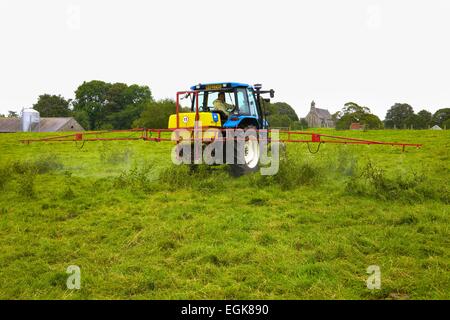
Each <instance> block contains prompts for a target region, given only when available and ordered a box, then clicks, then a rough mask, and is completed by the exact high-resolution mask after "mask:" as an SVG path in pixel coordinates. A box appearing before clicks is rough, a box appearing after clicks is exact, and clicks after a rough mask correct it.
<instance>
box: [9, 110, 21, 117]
mask: <svg viewBox="0 0 450 320" xmlns="http://www.w3.org/2000/svg"><path fill="white" fill-rule="evenodd" d="M18 117H19V115H18V114H17V112H15V111H11V110H9V111H8V118H18Z"/></svg>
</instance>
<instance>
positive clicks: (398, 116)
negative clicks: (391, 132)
mask: <svg viewBox="0 0 450 320" xmlns="http://www.w3.org/2000/svg"><path fill="white" fill-rule="evenodd" d="M413 115H414V110H413V108H412V107H411V106H410V105H409V104H407V103H396V104H394V105H393V106H392V107H391V108H390V109H389V110H388V112H387V113H386V119H385V120H384V125H385V126H386V128H394V127H395V128H400V129H401V128H405V127H407V125H408V122H410V121H411V120H409V121H408V119H410V118H411V116H413Z"/></svg>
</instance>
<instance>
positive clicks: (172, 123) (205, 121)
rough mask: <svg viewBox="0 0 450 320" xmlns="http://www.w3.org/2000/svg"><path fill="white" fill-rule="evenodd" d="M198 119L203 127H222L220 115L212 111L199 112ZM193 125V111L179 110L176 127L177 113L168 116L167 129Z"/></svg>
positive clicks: (191, 126)
mask: <svg viewBox="0 0 450 320" xmlns="http://www.w3.org/2000/svg"><path fill="white" fill-rule="evenodd" d="M198 116H199V121H200V122H201V124H202V126H203V127H217V128H220V127H222V122H221V120H220V115H219V114H218V113H214V112H199V113H198ZM194 125H195V112H180V113H179V114H178V127H177V115H176V114H172V115H171V116H170V118H169V129H177V128H193V127H194Z"/></svg>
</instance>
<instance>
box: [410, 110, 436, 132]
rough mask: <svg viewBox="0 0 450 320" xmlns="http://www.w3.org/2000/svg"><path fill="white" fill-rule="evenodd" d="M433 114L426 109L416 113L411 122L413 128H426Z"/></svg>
mask: <svg viewBox="0 0 450 320" xmlns="http://www.w3.org/2000/svg"><path fill="white" fill-rule="evenodd" d="M432 118H433V115H432V114H431V112H429V111H427V110H421V111H419V112H418V113H417V117H416V121H415V123H414V124H413V126H414V128H415V129H427V128H428V127H429V126H430V125H431V121H432Z"/></svg>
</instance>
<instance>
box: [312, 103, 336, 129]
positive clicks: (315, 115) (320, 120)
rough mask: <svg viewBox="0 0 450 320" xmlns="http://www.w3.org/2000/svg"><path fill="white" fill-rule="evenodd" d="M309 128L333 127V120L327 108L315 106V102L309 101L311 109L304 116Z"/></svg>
mask: <svg viewBox="0 0 450 320" xmlns="http://www.w3.org/2000/svg"><path fill="white" fill-rule="evenodd" d="M305 119H306V121H307V122H308V126H309V127H310V128H334V121H333V119H332V118H331V114H330V112H329V111H328V110H327V109H320V108H316V103H315V102H314V101H313V102H311V109H310V110H309V113H308V115H307V116H306V118H305Z"/></svg>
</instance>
